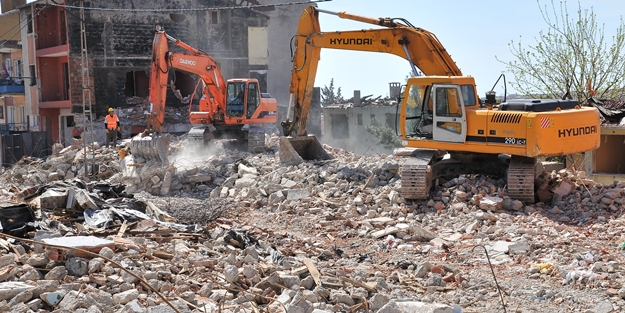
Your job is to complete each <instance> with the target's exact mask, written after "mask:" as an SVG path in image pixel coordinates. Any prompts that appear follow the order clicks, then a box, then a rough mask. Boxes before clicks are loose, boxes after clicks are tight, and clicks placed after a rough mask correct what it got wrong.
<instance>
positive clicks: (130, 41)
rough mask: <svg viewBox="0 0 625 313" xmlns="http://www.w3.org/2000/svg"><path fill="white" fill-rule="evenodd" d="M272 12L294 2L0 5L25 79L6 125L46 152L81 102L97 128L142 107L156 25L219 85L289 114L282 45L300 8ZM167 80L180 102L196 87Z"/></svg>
mask: <svg viewBox="0 0 625 313" xmlns="http://www.w3.org/2000/svg"><path fill="white" fill-rule="evenodd" d="M270 2H271V4H276V3H285V4H288V3H289V2H295V1H290V0H282V1H265V0H238V1H227V0H195V1H156V2H155V1H98V0H96V1H81V0H66V1H56V2H48V1H42V0H41V1H34V2H30V3H26V1H8V0H7V1H3V2H2V4H3V5H2V8H3V9H5V10H7V11H11V12H13V14H14V15H15V16H19V19H17V18H13V19H15V20H16V21H13V24H15V23H19V25H21V26H23V27H21V33H20V34H19V36H17V37H19V39H20V42H21V43H22V44H21V46H20V47H19V48H20V49H21V50H20V51H19V52H18V53H14V55H12V56H11V57H10V59H11V63H12V64H14V63H15V62H19V65H18V66H17V67H18V68H20V69H21V71H22V73H27V75H23V76H26V77H27V78H28V79H25V81H26V85H27V87H26V88H25V90H24V94H23V97H24V101H23V102H24V106H23V112H21V115H20V113H15V114H11V115H10V116H11V118H13V117H15V116H17V117H19V118H20V120H19V121H20V122H23V124H24V125H25V126H24V128H25V130H29V131H45V132H46V133H47V137H48V138H47V139H48V140H47V141H48V142H47V145H48V146H51V145H52V144H53V143H55V142H61V143H64V144H67V143H69V138H70V136H69V134H70V133H71V129H72V127H73V126H74V125H75V123H76V122H80V120H81V116H82V112H83V102H86V103H87V107H88V104H89V103H90V104H91V105H92V112H93V113H94V114H95V118H98V117H100V116H103V115H104V114H105V113H106V110H107V109H108V108H109V107H112V108H115V109H116V110H123V109H126V108H131V107H134V106H137V105H147V103H148V99H147V97H148V88H149V75H150V73H149V66H150V59H151V45H152V40H153V38H154V32H155V29H156V26H157V25H158V26H161V27H162V28H163V29H164V30H165V31H166V32H167V33H168V34H169V35H171V36H173V37H175V38H177V39H180V40H182V41H184V42H185V43H187V44H189V45H191V46H193V47H196V48H198V49H200V50H202V51H204V52H206V53H208V54H209V55H210V56H211V57H213V58H214V59H215V60H216V61H217V63H218V64H219V66H220V67H221V70H222V72H223V75H224V78H225V79H229V78H257V79H258V80H259V81H260V83H261V90H262V91H263V92H269V93H271V94H272V96H273V97H275V98H277V99H278V102H279V104H280V105H281V106H284V107H286V103H287V101H288V85H289V80H290V68H291V63H290V50H289V48H288V47H289V40H290V38H291V36H292V34H291V33H294V32H295V29H296V25H297V21H298V17H299V12H301V10H302V8H303V6H304V5H302V4H300V5H284V6H263V5H264V4H270ZM81 6H84V8H85V10H84V12H82V13H81V10H80V7H81ZM180 9H186V10H184V11H182V10H180ZM3 15H4V14H3ZM81 16H84V22H85V23H84V24H83V25H81V24H82V23H81ZM1 18H4V19H3V25H4V24H5V23H4V22H5V21H6V22H7V23H6V25H9V24H10V21H9V20H8V18H7V17H4V16H1ZM272 19H273V23H272ZM285 25H286V26H285ZM82 26H84V27H82ZM83 39H84V40H83ZM270 43H271V44H270ZM171 46H172V45H170V47H171ZM176 48H177V47H175V48H174V47H172V50H176ZM84 57H86V59H87V61H86V62H83V61H82V59H83V58H84ZM83 73H87V76H86V78H83V75H82V74H83ZM170 75H171V77H170V79H171V81H173V82H174V85H175V87H176V89H178V90H179V91H180V93H181V96H182V97H183V98H184V97H188V96H189V95H191V94H192V93H193V91H194V88H195V86H196V77H194V76H193V75H190V74H188V73H185V72H181V71H171V74H170ZM83 85H84V86H86V88H85V89H86V91H85V90H83ZM188 105H189V104H188V103H184V102H183V101H180V100H179V99H178V98H176V96H175V95H174V93H173V92H172V91H171V90H168V96H167V106H168V107H169V106H173V107H180V108H181V109H182V110H184V108H185V107H187V106H188ZM96 126H97V125H96ZM135 126H137V127H135V128H130V127H128V128H126V129H125V133H126V134H125V135H130V134H131V133H136V132H138V131H140V130H142V129H141V126H142V125H135Z"/></svg>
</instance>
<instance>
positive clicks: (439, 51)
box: [283, 6, 462, 136]
mask: <svg viewBox="0 0 625 313" xmlns="http://www.w3.org/2000/svg"><path fill="white" fill-rule="evenodd" d="M319 13H328V14H333V15H337V16H338V17H340V18H343V19H349V20H354V21H359V22H364V23H368V24H372V25H378V26H381V27H383V28H379V29H364V30H354V31H335V32H322V31H321V28H320V26H319ZM406 23H407V22H406ZM408 24H409V23H408ZM293 40H294V41H295V42H294V46H295V52H294V55H293V70H292V72H291V85H290V88H289V90H290V92H291V94H293V98H295V104H294V118H293V121H292V122H290V121H289V120H288V119H287V121H286V122H283V129H284V132H285V134H288V135H293V136H305V135H306V120H307V119H308V113H309V111H310V103H311V100H312V91H313V87H314V83H315V76H316V73H317V65H318V63H319V57H320V52H321V48H330V49H341V50H354V51H368V52H381V53H389V54H394V55H397V56H399V57H401V58H404V59H406V60H407V61H408V62H409V65H410V66H411V67H412V69H413V75H414V76H418V72H417V68H418V69H419V70H421V72H422V73H423V74H424V75H428V76H430V75H440V76H462V72H461V71H460V68H458V66H457V65H456V63H455V62H454V61H453V59H452V58H451V56H450V55H449V54H448V53H447V50H446V49H445V48H444V47H443V45H442V44H441V43H440V41H439V40H438V38H436V36H435V35H434V34H432V33H431V32H429V31H427V30H424V29H422V28H416V27H413V26H407V25H404V24H402V23H396V22H394V21H393V19H390V18H379V19H376V18H370V17H364V16H360V15H354V14H349V13H346V12H339V13H335V12H331V11H326V10H320V9H318V8H316V7H314V6H309V7H308V8H306V9H305V10H304V12H303V13H302V15H301V17H300V23H299V26H298V29H297V33H296V35H295V37H294V38H293ZM287 118H288V117H287Z"/></svg>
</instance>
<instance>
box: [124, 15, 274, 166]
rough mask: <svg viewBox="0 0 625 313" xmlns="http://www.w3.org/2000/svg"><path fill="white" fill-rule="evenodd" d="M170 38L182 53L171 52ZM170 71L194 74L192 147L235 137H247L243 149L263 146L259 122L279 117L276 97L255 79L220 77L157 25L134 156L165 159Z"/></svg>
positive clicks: (209, 61)
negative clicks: (197, 96) (143, 125)
mask: <svg viewBox="0 0 625 313" xmlns="http://www.w3.org/2000/svg"><path fill="white" fill-rule="evenodd" d="M169 41H171V42H172V43H174V44H175V45H176V46H178V47H180V48H182V49H184V50H185V52H186V53H180V52H174V51H170V50H169V47H168V42H169ZM170 69H177V70H181V71H184V72H187V73H191V74H195V75H197V76H198V77H199V79H198V83H197V85H196V87H195V91H194V92H193V95H195V93H196V92H197V90H198V88H201V93H200V99H199V110H194V109H193V100H191V101H190V104H189V119H190V122H191V124H192V125H193V128H191V130H190V131H189V133H188V137H187V138H188V139H189V141H190V144H193V145H196V146H197V145H200V144H201V143H206V142H208V141H210V140H212V139H237V140H242V141H246V142H247V147H248V150H249V151H252V152H254V151H256V150H258V149H259V148H263V147H264V142H265V141H264V140H265V133H264V128H263V124H268V123H275V122H276V121H277V119H278V116H277V102H276V99H274V98H271V97H270V96H269V94H266V93H261V90H260V85H259V83H258V80H256V79H253V78H236V79H229V80H227V81H225V80H224V78H223V76H222V73H221V70H220V68H219V65H218V64H217V62H216V61H215V60H214V59H213V58H212V57H210V56H209V55H207V54H206V53H205V52H203V51H201V50H198V49H195V48H193V47H191V46H189V45H188V44H186V43H184V42H182V41H180V40H178V39H176V38H174V37H172V36H170V35H168V34H166V33H165V31H163V30H160V28H159V27H157V31H156V34H155V35H154V41H153V43H152V64H151V68H150V95H149V99H150V107H149V111H148V112H146V119H147V129H146V131H145V132H143V133H142V134H139V135H137V136H135V137H134V138H133V139H132V141H131V143H130V149H131V151H132V153H133V154H134V155H135V156H139V157H143V158H146V159H157V160H161V161H163V162H166V161H167V151H168V149H169V136H167V135H163V134H162V132H163V125H164V121H165V96H166V94H167V88H168V87H169V85H168V76H169V71H170ZM193 95H192V97H191V98H193Z"/></svg>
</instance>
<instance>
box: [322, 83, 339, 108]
mask: <svg viewBox="0 0 625 313" xmlns="http://www.w3.org/2000/svg"><path fill="white" fill-rule="evenodd" d="M343 100H344V99H343V96H342V95H341V87H339V88H338V89H337V90H336V93H335V92H334V78H332V79H331V80H330V87H328V86H323V88H321V105H322V106H328V105H331V104H335V103H337V102H339V101H343Z"/></svg>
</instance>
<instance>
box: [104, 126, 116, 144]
mask: <svg viewBox="0 0 625 313" xmlns="http://www.w3.org/2000/svg"><path fill="white" fill-rule="evenodd" d="M111 138H112V139H113V148H115V147H116V146H117V129H109V130H108V133H107V134H106V143H105V144H104V145H105V146H107V147H108V146H109V143H110V142H111Z"/></svg>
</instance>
